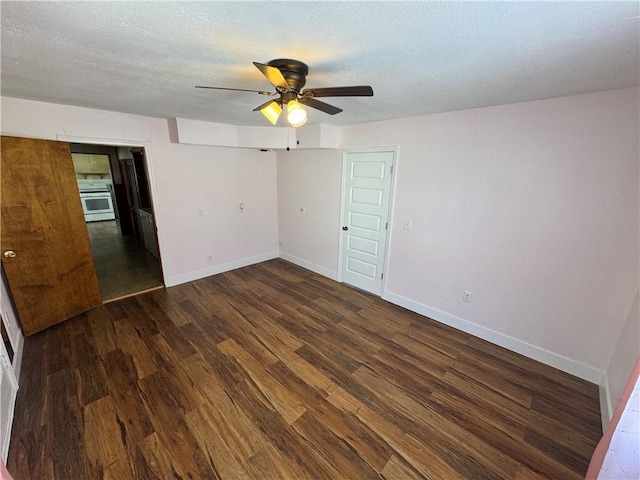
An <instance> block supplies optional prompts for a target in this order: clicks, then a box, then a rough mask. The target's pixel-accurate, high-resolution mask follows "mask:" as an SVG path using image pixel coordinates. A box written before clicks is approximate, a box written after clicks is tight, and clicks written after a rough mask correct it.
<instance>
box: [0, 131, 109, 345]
mask: <svg viewBox="0 0 640 480" xmlns="http://www.w3.org/2000/svg"><path fill="white" fill-rule="evenodd" d="M1 140H2V143H1V151H2V165H1V168H2V169H1V170H0V177H1V182H0V183H1V185H0V187H1V191H0V204H1V207H2V209H1V215H2V216H1V222H0V223H1V231H0V251H1V252H2V257H1V258H2V265H3V267H4V271H5V275H6V278H7V283H8V284H9V289H10V290H11V294H12V296H13V300H14V303H15V306H16V310H17V312H18V316H19V317H20V322H21V323H22V330H23V331H24V334H25V335H31V334H33V333H35V332H38V331H40V330H43V329H45V328H47V327H50V326H51V325H55V324H56V323H59V322H62V321H63V320H67V319H68V318H71V317H73V316H75V315H78V314H80V313H83V312H86V311H87V310H90V309H91V308H93V307H96V306H98V305H100V304H101V302H102V297H101V296H100V290H99V287H98V279H97V277H96V272H95V267H94V264H93V256H92V253H91V245H90V243H89V234H88V233H87V227H86V225H85V222H84V214H83V212H82V205H81V203H80V197H79V195H78V186H77V183H76V177H75V172H74V170H73V162H72V160H71V152H70V151H69V144H68V143H64V142H55V141H49V140H35V139H29V138H17V137H4V136H3V137H2V139H1ZM7 252H15V256H13V257H11V256H10V255H11V254H8V253H7ZM8 255H9V256H8Z"/></svg>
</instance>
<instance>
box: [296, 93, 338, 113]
mask: <svg viewBox="0 0 640 480" xmlns="http://www.w3.org/2000/svg"><path fill="white" fill-rule="evenodd" d="M299 101H300V103H302V104H303V105H306V106H307V107H311V108H316V109H318V110H321V111H323V112H324V113H328V114H329V115H335V114H336V113H340V112H341V111H342V109H341V108H338V107H334V106H333V105H329V104H328V103H324V102H321V101H320V100H316V99H315V98H312V97H300V100H299Z"/></svg>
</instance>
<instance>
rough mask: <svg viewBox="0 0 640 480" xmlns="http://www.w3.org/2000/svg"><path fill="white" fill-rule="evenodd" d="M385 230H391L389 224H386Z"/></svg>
mask: <svg viewBox="0 0 640 480" xmlns="http://www.w3.org/2000/svg"><path fill="white" fill-rule="evenodd" d="M384 229H385V230H389V222H386V223H385V224H384Z"/></svg>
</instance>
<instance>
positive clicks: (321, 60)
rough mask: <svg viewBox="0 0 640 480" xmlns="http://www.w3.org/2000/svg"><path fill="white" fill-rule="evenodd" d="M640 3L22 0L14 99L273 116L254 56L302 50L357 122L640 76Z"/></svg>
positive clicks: (8, 21) (318, 119) (263, 58)
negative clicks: (368, 89) (349, 88)
mask: <svg viewBox="0 0 640 480" xmlns="http://www.w3.org/2000/svg"><path fill="white" fill-rule="evenodd" d="M639 10H640V6H639V3H638V2H635V1H632V2H355V1H354V2H313V1H299V2H267V1H262V2H240V1H237V2H161V1H154V2H142V1H128V2H6V1H3V2H2V4H1V10H0V15H1V20H2V39H1V40H2V43H1V56H2V69H1V91H2V95H3V96H9V97H18V98H26V99H33V100H40V101H45V102H52V103H62V104H69V105H77V106H83V107H91V108H98V109H104V110H113V111H119V112H127V113H135V114H141V115H149V116H154V117H163V118H169V117H182V118H190V119H197V120H207V121H213V122H220V123H229V124H235V125H264V126H267V125H269V123H268V122H267V120H266V119H265V118H264V117H262V115H260V113H258V112H252V109H253V108H254V107H256V106H257V105H260V104H261V103H263V102H264V101H265V97H261V96H259V95H257V94H254V93H242V92H231V91H214V90H199V89H195V88H194V86H195V85H214V86H228V87H235V88H247V89H258V90H260V89H265V90H269V89H271V87H270V84H269V83H268V82H267V81H266V79H265V78H264V77H263V76H262V74H261V73H260V72H259V71H258V70H257V69H256V68H255V67H254V66H253V65H252V63H251V62H253V61H257V62H261V63H266V62H268V61H269V60H271V59H274V58H281V57H286V58H295V59H298V60H301V61H303V62H305V63H307V64H308V65H309V68H310V73H309V75H308V77H307V87H328V86H342V85H361V84H366V85H371V86H372V87H373V89H374V92H375V95H374V97H372V98H326V99H323V100H325V101H326V102H328V103H331V104H333V105H336V106H338V107H340V108H343V109H344V112H343V113H341V114H338V115H335V116H330V115H327V114H325V113H323V112H320V111H317V110H311V112H310V119H309V123H328V124H332V125H348V124H355V123H363V122H370V121H375V120H385V119H392V118H399V117H409V116H414V115H422V114H428V113H435V112H443V111H451V110H460V109H468V108H474V107H482V106H489V105H499V104H505V103H514V102H522V101H529V100H537V99H544V98H551V97H558V96H564V95H572V94H580V93H588V92H595V91H600V90H608V89H614V88H623V87H630V86H635V85H638V84H639V83H640V80H639V77H640V73H639V70H640V67H639V57H640V54H639V45H640V39H639V25H640V19H639V15H640V14H639Z"/></svg>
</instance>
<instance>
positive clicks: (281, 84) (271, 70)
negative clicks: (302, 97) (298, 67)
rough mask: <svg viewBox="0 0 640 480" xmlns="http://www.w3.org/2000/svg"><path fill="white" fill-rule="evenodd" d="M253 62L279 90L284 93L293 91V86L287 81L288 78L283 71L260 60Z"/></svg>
mask: <svg viewBox="0 0 640 480" xmlns="http://www.w3.org/2000/svg"><path fill="white" fill-rule="evenodd" d="M253 64H254V65H255V66H256V68H257V69H258V70H260V71H261V72H262V74H263V75H264V76H265V77H267V80H269V81H270V82H271V84H272V85H273V86H274V87H276V89H278V91H279V92H281V93H282V92H290V91H291V87H290V86H289V84H288V83H287V80H286V79H285V78H284V76H283V75H282V72H281V71H280V70H278V69H277V68H276V67H272V66H271V65H265V64H264V63H258V62H253Z"/></svg>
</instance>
